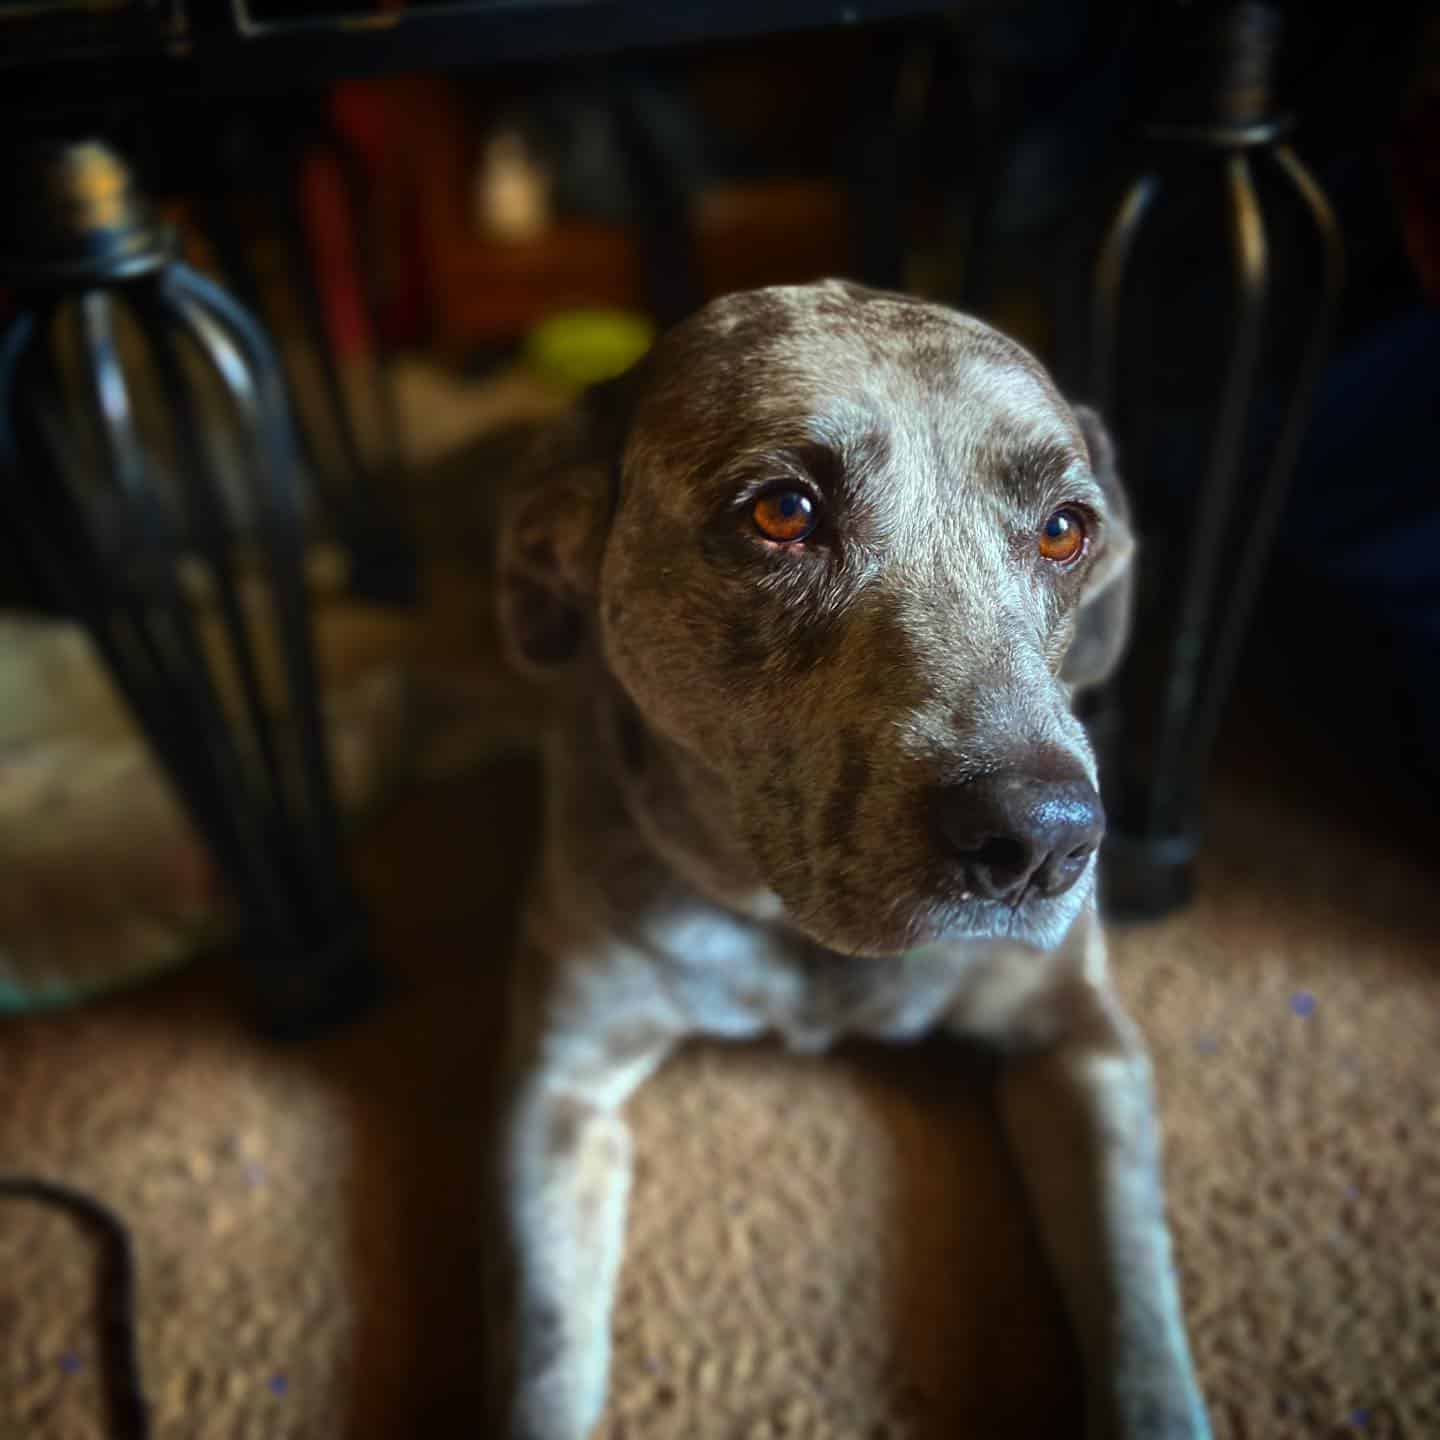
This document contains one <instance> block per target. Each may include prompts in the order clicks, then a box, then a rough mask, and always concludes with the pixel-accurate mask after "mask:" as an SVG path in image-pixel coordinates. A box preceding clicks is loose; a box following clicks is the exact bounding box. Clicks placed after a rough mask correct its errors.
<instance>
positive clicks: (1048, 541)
mask: <svg viewBox="0 0 1440 1440" xmlns="http://www.w3.org/2000/svg"><path fill="white" fill-rule="evenodd" d="M1084 549H1085V518H1084V516H1082V515H1081V514H1080V512H1079V511H1078V510H1076V509H1074V508H1073V507H1071V506H1069V505H1066V506H1064V507H1063V508H1061V509H1059V510H1057V511H1056V512H1055V513H1054V514H1053V515H1052V516H1051V517H1050V518H1049V519H1048V520H1047V521H1046V522H1045V523H1044V525H1042V526H1041V527H1040V554H1041V555H1042V556H1043V557H1044V558H1045V559H1046V560H1049V561H1052V562H1053V563H1054V564H1056V565H1072V564H1074V562H1075V561H1076V560H1078V559H1079V558H1080V554H1081V552H1082V551H1083V550H1084Z"/></svg>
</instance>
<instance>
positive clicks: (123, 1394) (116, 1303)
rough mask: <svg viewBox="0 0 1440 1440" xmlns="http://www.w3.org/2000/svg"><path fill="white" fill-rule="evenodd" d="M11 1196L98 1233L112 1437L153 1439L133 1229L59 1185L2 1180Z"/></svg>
mask: <svg viewBox="0 0 1440 1440" xmlns="http://www.w3.org/2000/svg"><path fill="white" fill-rule="evenodd" d="M7 1195H9V1196H13V1197H15V1198H16V1199H20V1200H32V1201H34V1202H35V1203H36V1204H39V1205H49V1206H52V1207H54V1208H55V1209H59V1210H64V1211H67V1212H68V1213H69V1214H71V1215H73V1216H75V1217H76V1218H77V1219H79V1220H81V1221H83V1222H84V1223H85V1224H86V1225H88V1226H89V1227H90V1228H91V1229H92V1230H94V1231H96V1232H97V1233H98V1234H99V1236H100V1238H101V1240H102V1242H103V1244H104V1261H103V1264H102V1268H101V1275H100V1289H99V1299H98V1301H97V1304H96V1319H97V1324H98V1327H99V1330H100V1350H101V1362H100V1363H101V1372H102V1374H103V1376H104V1386H105V1403H106V1408H107V1409H108V1410H109V1412H110V1433H111V1434H112V1435H113V1437H114V1440H149V1436H150V1416H149V1407H148V1406H147V1405H146V1403H145V1390H144V1385H143V1383H142V1380H141V1375H140V1353H139V1347H138V1345H137V1344H136V1335H135V1251H134V1246H133V1244H132V1243H131V1240H130V1230H129V1227H128V1226H127V1225H126V1224H125V1222H124V1221H123V1220H122V1219H121V1218H120V1216H118V1215H117V1214H116V1213H115V1212H114V1211H113V1210H111V1209H110V1208H109V1207H108V1206H106V1205H102V1204H101V1203H100V1201H98V1200H96V1199H94V1198H92V1197H91V1196H89V1195H86V1194H84V1193H83V1192H82V1191H79V1190H72V1189H70V1187H69V1186H67V1185H58V1184H56V1183H55V1182H54V1181H50V1180H37V1179H32V1178H31V1177H29V1176H22V1175H15V1176H8V1177H7V1176H0V1196H7Z"/></svg>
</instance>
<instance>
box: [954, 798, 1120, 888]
mask: <svg viewBox="0 0 1440 1440" xmlns="http://www.w3.org/2000/svg"><path fill="white" fill-rule="evenodd" d="M935 825H936V830H937V832H938V836H939V840H940V843H941V846H942V847H943V848H944V850H945V851H946V853H947V854H948V855H949V856H950V857H951V858H952V859H953V860H955V861H956V862H958V863H959V864H960V865H961V866H962V867H963V871H964V884H965V888H966V889H967V890H969V891H971V892H972V893H974V894H976V895H979V896H981V897H983V898H985V899H987V900H1004V901H1007V902H1014V901H1016V900H1018V899H1020V897H1021V896H1023V895H1024V894H1025V893H1026V891H1027V890H1033V891H1035V892H1036V893H1037V894H1040V895H1045V896H1055V895H1062V894H1064V892H1065V891H1066V890H1068V889H1069V888H1070V887H1071V886H1072V885H1073V884H1074V883H1075V882H1076V880H1078V879H1079V878H1080V876H1081V874H1082V873H1083V872H1084V870H1085V866H1086V864H1087V863H1088V862H1089V859H1090V857H1091V856H1092V855H1093V854H1094V853H1095V851H1096V849H1097V847H1098V846H1099V844H1100V840H1101V837H1102V836H1103V835H1104V834H1105V812H1104V811H1103V810H1102V809H1101V808H1100V797H1099V796H1098V795H1097V794H1096V793H1095V787H1094V786H1093V785H1092V784H1091V783H1090V782H1089V781H1088V780H1084V779H1072V780H1041V779H1037V778H1035V777H1033V776H1029V775H1014V774H1011V775H990V776H986V777H984V778H983V779H980V780H972V781H970V782H969V783H968V784H964V785H948V786H945V787H944V788H943V789H941V790H939V791H937V792H936V796H935Z"/></svg>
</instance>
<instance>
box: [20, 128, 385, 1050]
mask: <svg viewBox="0 0 1440 1440" xmlns="http://www.w3.org/2000/svg"><path fill="white" fill-rule="evenodd" d="M7 177H8V182H9V187H10V189H11V193H10V194H9V195H8V196H7V197H5V198H6V199H7V200H8V202H9V205H8V208H7V209H6V210H5V212H4V213H5V215H6V217H7V220H8V233H7V234H6V236H5V237H4V245H3V259H0V267H3V269H0V284H4V285H6V286H7V287H8V288H10V289H11V290H12V291H14V292H15V293H16V294H17V295H18V296H19V305H18V309H17V311H16V314H15V316H14V318H13V319H12V321H11V323H10V325H9V327H8V329H7V330H6V331H5V333H4V335H3V338H0V520H3V525H4V527H5V530H6V532H7V534H8V536H9V537H10V539H11V542H12V543H13V544H14V546H15V547H16V548H17V549H18V550H19V551H20V552H21V553H22V554H23V556H24V557H25V563H26V570H27V574H28V575H29V576H30V577H31V578H32V580H33V582H34V584H35V585H37V586H38V587H40V592H41V594H40V597H39V598H41V599H43V600H44V601H45V602H46V603H47V604H48V605H49V606H50V607H52V608H54V609H57V610H59V611H60V612H61V613H64V614H66V615H69V616H71V617H73V618H75V619H76V620H78V621H80V622H81V623H83V624H84V625H85V626H86V628H87V629H88V631H89V633H90V635H91V637H92V639H93V641H94V643H95V646H96V648H97V650H98V651H99V653H100V655H101V657H102V659H103V660H104V662H105V664H106V665H107V667H108V668H109V670H110V673H111V676H112V678H113V680H114V682H115V684H116V685H117V687H118V688H119V690H120V691H121V693H122V694H123V695H124V697H125V699H126V701H127V702H128V704H129V706H130V708H131V710H132V712H133V713H134V716H135V719H136V721H137V723H138V724H139V726H140V728H141V730H142V732H143V733H144V735H145V737H146V739H147V740H148V742H149V743H150V746H151V747H152V749H153V751H154V753H155V754H156V756H157V758H158V759H159V761H160V763H161V765H162V766H163V768H164V770H165V772H166V774H167V776H168V777H169V779H170V781H171V783H172V784H173V786H174V788H175V790H176V792H177V794H178V796H179V797H180V799H181V801H182V802H183V804H184V806H185V808H186V810H187V811H188V813H189V815H190V817H191V819H192V821H193V822H194V824H195V826H196V828H197V830H198V831H199V832H200V834H201V835H202V836H203V837H204V839H205V841H206V842H207V844H208V846H209V848H210V850H211V853H212V855H213V857H214V859H215V861H216V863H217V866H218V867H219V869H220V871H221V872H222V874H223V876H224V878H225V880H226V882H227V883H228V885H229V888H230V890H231V892H232V894H233V897H234V899H235V901H236V902H237V903H238V906H239V909H240V912H241V916H242V919H243V921H244V924H245V930H246V935H245V939H246V944H245V955H246V958H247V961H248V962H249V964H250V966H251V979H252V982H253V987H254V998H255V1005H256V1008H257V1010H258V1013H259V1017H260V1020H261V1023H262V1024H263V1025H264V1027H265V1028H266V1029H267V1030H268V1031H269V1032H270V1033H272V1034H275V1035H280V1036H289V1037H293V1036H299V1035H303V1034H306V1033H309V1032H310V1031H311V1030H313V1029H315V1028H317V1027H320V1026H323V1025H325V1024H328V1023H330V1022H332V1021H335V1020H338V1019H341V1018H343V1017H345V1016H347V1015H349V1014H352V1013H354V1012H356V1011H357V1010H359V1009H361V1008H363V1007H365V1006H366V1005H367V1004H369V1003H370V1001H371V1000H372V999H373V997H374V994H375V992H376V989H377V984H378V971H377V968H376V966H375V963H374V960H373V958H372V955H371V951H370V948H369V943H368V937H367V927H366V923H365V919H364V915H363V912H362V909H361V907H360V905H359V903H358V901H357V899H356V897H355V894H354V892H353V890H352V887H351V883H350V880H349V877H348V875H347V873H346V868H345V863H344V857H343V852H342V838H341V833H340V821H339V817H338V814H337V808H336V802H335V794H334V786H333V782H332V778H331V772H330V763H329V756H328V753H327V748H326V741H325V734H324V729H323V724H322V719H321V711H320V693H319V684H318V679H317V673H316V663H315V656H314V650H313V644H312V639H311V632H310V621H309V613H308V601H307V594H306V586H305V578H304V544H305V530H306V509H307V505H306V500H307V497H306V496H305V495H304V494H303V493H302V486H301V482H300V472H299V468H298V466H297V461H296V445H295V438H294V433H293V429H292V425H291V419H290V412H289V404H288V401H287V398H286V395H285V390H284V386H283V382H282V380H281V378H280V370H279V367H278V362H277V360H276V357H275V355H274V352H273V351H272V349H271V347H270V344H269V342H268V340H267V339H266V337H265V336H264V334H263V332H262V331H261V330H260V327H259V326H258V325H257V324H256V323H255V321H254V320H253V319H251V317H250V316H249V315H248V313H247V312H246V311H245V310H243V309H242V308H241V307H240V306H239V305H238V304H236V302H235V301H234V300H232V299H231V298H230V297H229V296H228V295H227V294H226V293H225V292H224V291H223V290H221V289H220V288H219V287H217V286H215V285H214V284H212V283H211V282H210V281H208V280H206V279H204V278H203V277H202V276H200V275H197V274H196V273H195V272H193V271H192V270H190V269H189V268H188V267H186V266H185V265H183V264H181V263H179V262H178V261H176V260H175V259H174V258H173V245H172V242H171V237H170V236H169V234H168V232H167V231H165V230H164V228H163V227H161V226H159V225H157V224H156V223H155V221H154V220H153V218H152V216H151V214H150V212H149V210H148V208H147V206H146V204H145V202H144V200H143V198H142V197H141V196H140V195H139V194H138V193H137V190H136V187H135V184H134V181H133V179H132V177H131V176H130V174H129V172H128V170H127V169H126V167H125V165H124V163H123V162H122V161H121V160H120V158H119V157H118V156H117V155H116V154H115V153H114V151H112V150H111V149H109V148H108V147H106V146H104V145H102V144H98V143H94V142H67V143H63V144H53V145H42V146H37V147H32V148H31V149H29V150H28V151H27V152H26V153H25V154H24V155H23V156H22V157H21V158H20V161H19V163H17V164H15V165H13V166H12V167H10V168H9V170H8V172H7ZM151 397H154V398H155V399H156V400H157V401H158V403H155V404H147V403H146V402H147V400H149V399H150V398H151ZM157 417H158V418H157ZM222 450H223V453H224V454H225V456H226V457H227V462H226V463H222V462H221V460H220V458H219V457H220V454H221V453H222Z"/></svg>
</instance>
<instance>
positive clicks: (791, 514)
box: [750, 490, 820, 545]
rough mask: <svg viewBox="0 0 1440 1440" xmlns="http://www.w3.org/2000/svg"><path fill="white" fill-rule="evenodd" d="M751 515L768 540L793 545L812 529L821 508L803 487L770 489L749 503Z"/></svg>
mask: <svg viewBox="0 0 1440 1440" xmlns="http://www.w3.org/2000/svg"><path fill="white" fill-rule="evenodd" d="M750 518H751V519H752V520H753V521H754V522H755V528H756V529H757V530H758V531H759V532H760V533H761V534H762V535H763V536H764V537H765V538H766V539H767V540H773V541H774V542H775V543H776V544H777V545H794V544H797V543H798V542H799V541H801V540H804V539H806V538H807V537H808V536H809V535H811V534H813V533H814V531H815V527H816V526H817V525H818V524H819V523H820V512H819V509H818V508H817V506H816V504H815V502H814V501H813V500H812V499H811V498H810V497H809V496H808V495H807V494H806V493H805V492H804V491H803V490H772V491H771V492H770V493H769V494H768V495H762V496H761V497H760V498H759V499H758V500H757V501H756V502H755V503H754V504H753V505H752V506H751V507H750Z"/></svg>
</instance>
